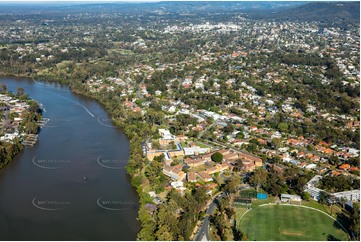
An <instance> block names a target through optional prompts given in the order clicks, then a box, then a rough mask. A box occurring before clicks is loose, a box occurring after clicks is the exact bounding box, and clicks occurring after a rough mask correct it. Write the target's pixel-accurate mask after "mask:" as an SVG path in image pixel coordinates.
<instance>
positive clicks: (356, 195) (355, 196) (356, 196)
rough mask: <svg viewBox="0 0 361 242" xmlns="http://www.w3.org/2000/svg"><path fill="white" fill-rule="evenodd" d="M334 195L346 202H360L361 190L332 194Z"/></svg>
mask: <svg viewBox="0 0 361 242" xmlns="http://www.w3.org/2000/svg"><path fill="white" fill-rule="evenodd" d="M332 195H333V196H334V197H335V198H336V199H338V200H340V199H341V198H344V199H345V200H346V201H357V200H360V190H351V191H344V192H336V193H332Z"/></svg>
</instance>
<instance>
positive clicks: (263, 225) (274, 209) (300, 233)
mask: <svg viewBox="0 0 361 242" xmlns="http://www.w3.org/2000/svg"><path fill="white" fill-rule="evenodd" d="M238 228H239V229H240V230H241V231H242V232H243V233H246V234H247V236H248V238H249V240H283V241H284V240H292V241H294V240H348V237H347V234H346V233H345V232H344V231H343V230H342V229H340V228H339V227H335V226H334V220H332V219H331V218H330V217H328V216H326V215H325V214H323V213H321V212H318V211H314V210H311V209H307V208H302V207H290V206H281V205H274V206H263V207H256V208H253V209H252V210H251V211H249V212H248V213H247V214H246V215H245V216H244V217H243V218H242V220H241V221H238Z"/></svg>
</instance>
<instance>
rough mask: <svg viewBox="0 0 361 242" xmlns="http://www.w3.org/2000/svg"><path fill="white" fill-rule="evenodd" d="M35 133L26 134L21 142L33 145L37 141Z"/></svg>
mask: <svg viewBox="0 0 361 242" xmlns="http://www.w3.org/2000/svg"><path fill="white" fill-rule="evenodd" d="M38 137H39V136H38V135H37V134H28V135H27V137H26V138H25V139H24V140H23V142H22V144H23V145H27V146H33V145H34V144H35V143H36V142H37V141H38Z"/></svg>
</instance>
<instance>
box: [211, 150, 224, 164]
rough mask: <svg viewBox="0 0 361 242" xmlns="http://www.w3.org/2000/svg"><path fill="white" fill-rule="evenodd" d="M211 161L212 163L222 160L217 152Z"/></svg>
mask: <svg viewBox="0 0 361 242" xmlns="http://www.w3.org/2000/svg"><path fill="white" fill-rule="evenodd" d="M211 159H212V161H214V162H221V161H222V160H223V155H222V154H221V153H219V152H216V153H214V154H213V155H212V156H211Z"/></svg>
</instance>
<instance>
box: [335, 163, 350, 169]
mask: <svg viewBox="0 0 361 242" xmlns="http://www.w3.org/2000/svg"><path fill="white" fill-rule="evenodd" d="M350 167H351V166H350V164H342V165H340V166H339V167H338V169H340V170H348V169H350Z"/></svg>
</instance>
